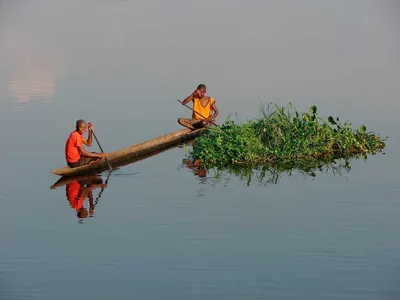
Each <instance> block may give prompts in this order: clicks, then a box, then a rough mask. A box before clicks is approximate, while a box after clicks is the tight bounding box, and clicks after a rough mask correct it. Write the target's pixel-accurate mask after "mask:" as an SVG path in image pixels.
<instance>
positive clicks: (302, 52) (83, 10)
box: [0, 0, 400, 300]
mask: <svg viewBox="0 0 400 300" xmlns="http://www.w3.org/2000/svg"><path fill="white" fill-rule="evenodd" d="M399 20H400V8H399V4H398V2H397V1H389V0H387V1H385V0H380V1H371V0H354V1H344V0H338V1H319V0H318V1H317V0H303V1H294V0H293V1H290V0H287V1H261V0H260V1H258V0H253V1H246V2H245V1H240V0H229V1H228V0H219V1H211V0H205V1H184V0H173V1H162V0H152V1H149V0H146V1H144V0H143V1H107V0H103V1H101V0H98V1H96V0H92V1H83V0H81V1H77V0H72V1H51V0H18V1H17V0H15V1H11V0H0V125H1V126H0V139H1V141H2V142H1V143H0V150H1V154H2V160H1V170H2V171H1V172H0V180H1V181H0V182H1V190H0V238H1V247H0V299H71V298H73V299H219V300H220V299H398V297H399V296H400V218H399V213H400V199H399V195H400V183H399V179H398V178H399V177H398V174H399V173H398V170H399V167H400V164H399V154H400V153H399V146H400V142H399V140H400V134H399V132H398V128H399V125H400V121H399V118H398V112H399V109H400V104H399V103H400V102H399V98H398V97H399V94H400V85H399V82H400V54H399V53H400V40H399V28H400V26H399V25H400V24H399ZM201 82H205V83H206V84H207V85H208V92H209V94H210V95H211V96H213V97H214V98H215V99H216V101H217V105H218V107H219V109H220V112H221V115H220V117H219V122H223V121H224V120H225V118H227V117H228V116H229V114H231V113H237V114H238V119H239V120H242V121H244V120H247V119H249V118H252V117H257V116H258V114H259V111H258V107H259V105H260V104H267V103H269V102H276V103H278V104H280V105H285V104H287V103H289V102H291V103H292V104H293V105H295V107H297V108H298V109H299V110H305V109H308V107H309V106H311V105H314V104H315V105H317V106H318V108H319V111H320V113H321V115H322V116H324V117H325V116H329V115H334V116H338V117H340V118H341V119H342V120H350V121H351V122H352V123H353V125H354V126H360V125H361V124H366V125H367V127H368V129H369V130H372V131H375V132H377V133H380V134H382V135H383V136H388V137H389V139H388V141H387V147H386V149H385V151H384V152H385V153H386V155H383V154H379V155H376V156H371V157H369V158H368V160H366V161H364V160H356V161H352V162H351V167H352V168H351V170H350V171H344V172H343V173H342V174H341V176H339V175H334V174H333V173H332V172H323V173H317V176H316V177H309V176H306V175H303V174H300V173H296V172H294V173H292V174H291V175H289V174H282V176H281V177H280V179H279V180H278V181H277V182H276V183H272V182H271V181H268V178H265V180H264V181H263V182H258V181H257V179H256V176H253V177H252V181H251V182H250V184H249V185H248V184H247V179H246V178H243V179H241V178H239V177H237V176H234V175H229V174H225V175H223V176H221V177H216V176H215V172H214V171H213V170H210V171H209V172H208V174H207V175H206V177H198V176H197V175H196V174H194V173H193V172H192V170H190V169H188V168H187V167H185V166H184V165H182V160H183V159H184V158H185V155H186V151H185V149H184V148H175V149H172V150H169V151H167V152H164V153H162V154H160V155H157V156H155V157H152V158H149V159H146V160H143V161H140V162H137V163H134V164H130V165H128V166H125V167H123V168H121V169H120V170H118V171H116V172H115V173H112V174H111V176H110V177H109V180H108V186H107V187H106V188H104V190H103V191H102V193H101V197H100V198H98V195H99V193H100V192H101V189H100V188H96V189H94V190H93V191H92V196H93V202H94V203H96V204H95V208H94V211H93V212H92V213H91V214H90V216H89V217H88V218H78V217H77V212H76V210H75V209H74V208H72V207H71V206H70V203H69V202H68V200H67V197H66V192H67V191H66V186H61V187H58V188H56V189H50V186H52V185H53V184H54V183H55V182H56V181H57V180H58V177H56V176H54V175H51V174H50V171H51V170H52V169H55V168H58V167H61V166H63V165H64V157H63V149H64V142H65V140H66V138H67V136H68V134H69V133H70V132H71V131H72V130H73V127H74V122H75V121H76V119H78V118H84V119H86V120H88V121H92V122H93V123H94V125H95V131H96V134H97V136H98V138H99V140H100V141H101V143H102V146H103V148H104V149H106V151H112V150H116V149H119V148H122V147H125V146H128V145H131V144H134V143H138V142H141V141H144V140H146V139H149V138H153V137H156V136H158V135H161V134H164V133H168V132H170V131H174V130H177V129H179V126H178V124H177V123H176V119H177V118H178V117H180V116H190V111H188V110H187V109H186V108H184V107H182V106H179V104H178V103H177V102H176V98H180V99H183V98H184V97H185V96H186V95H187V94H188V93H190V92H192V90H193V89H194V88H195V86H197V84H199V83H201ZM92 148H93V150H94V151H97V150H98V149H97V147H96V146H94V147H92ZM106 175H107V174H102V175H101V176H100V178H102V180H103V181H105V180H106V179H107V178H106ZM83 205H84V206H85V207H86V208H87V209H89V208H90V201H89V199H85V202H84V204H83Z"/></svg>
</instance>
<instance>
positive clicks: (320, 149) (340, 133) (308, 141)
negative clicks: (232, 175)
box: [190, 105, 385, 173]
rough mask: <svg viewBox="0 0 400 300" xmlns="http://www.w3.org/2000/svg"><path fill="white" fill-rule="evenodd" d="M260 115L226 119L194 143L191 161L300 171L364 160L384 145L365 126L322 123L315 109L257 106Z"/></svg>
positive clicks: (228, 166)
mask: <svg viewBox="0 0 400 300" xmlns="http://www.w3.org/2000/svg"><path fill="white" fill-rule="evenodd" d="M261 113H262V117H261V118H260V119H256V120H252V121H249V122H245V123H241V124H235V123H234V122H233V121H231V120H227V121H226V122H225V123H224V124H223V125H221V126H216V127H212V128H210V129H209V130H207V131H205V133H204V134H202V135H201V136H199V137H198V138H197V139H196V140H195V141H194V143H193V149H192V151H191V152H190V156H191V158H193V159H198V160H200V161H201V162H202V164H203V165H204V166H205V167H207V168H213V167H218V168H221V167H224V168H230V169H231V170H233V168H234V167H235V168H236V167H248V168H250V169H251V170H254V168H257V167H256V166H259V165H263V166H264V167H260V168H261V169H262V168H266V169H265V170H271V169H275V170H277V171H287V170H289V169H293V168H295V169H298V170H304V171H305V170H307V168H310V169H313V168H315V166H317V165H318V164H321V162H332V161H333V160H335V159H337V158H351V157H354V156H355V155H362V156H363V157H366V155H367V154H375V153H377V152H378V151H380V150H382V149H383V148H384V147H385V143H384V140H383V139H382V138H380V137H378V136H377V135H375V134H374V133H372V132H367V130H366V127H365V126H364V125H363V126H361V127H360V128H359V129H352V128H351V126H350V123H348V122H345V123H344V124H342V123H340V121H339V118H336V119H334V118H333V117H332V116H331V117H329V118H328V120H327V121H324V120H322V119H321V117H320V116H319V115H318V114H317V107H316V106H312V107H311V108H310V110H309V112H307V113H302V114H301V115H300V114H299V113H298V112H297V111H296V110H295V109H294V108H293V107H292V106H291V105H288V106H287V107H278V106H276V105H275V106H273V107H272V108H271V107H270V106H268V107H267V109H265V108H264V107H261ZM267 166H268V167H267ZM245 169H246V168H245ZM245 169H243V168H241V171H239V172H240V173H243V172H245V171H243V170H245ZM250 169H249V170H250Z"/></svg>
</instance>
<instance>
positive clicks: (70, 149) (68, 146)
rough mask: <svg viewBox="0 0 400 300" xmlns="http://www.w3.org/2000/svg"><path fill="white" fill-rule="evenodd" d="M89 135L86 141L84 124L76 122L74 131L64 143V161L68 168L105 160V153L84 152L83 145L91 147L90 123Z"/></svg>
mask: <svg viewBox="0 0 400 300" xmlns="http://www.w3.org/2000/svg"><path fill="white" fill-rule="evenodd" d="M87 127H88V129H89V135H88V139H87V140H86V139H85V138H84V137H83V134H84V133H85V132H86V122H85V121H83V120H78V121H76V130H75V131H73V132H71V134H70V135H69V137H68V140H67V142H66V143H65V159H66V160H67V164H68V166H70V167H71V168H76V167H79V166H83V165H87V164H89V163H91V162H92V161H96V160H97V159H99V158H100V159H101V158H105V157H106V154H105V153H94V152H89V151H86V149H85V147H84V146H83V145H86V146H88V147H90V146H91V145H92V135H93V133H92V129H93V125H92V123H90V122H89V123H88V126H87Z"/></svg>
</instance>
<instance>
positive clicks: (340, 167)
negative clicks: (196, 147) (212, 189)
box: [182, 157, 366, 186]
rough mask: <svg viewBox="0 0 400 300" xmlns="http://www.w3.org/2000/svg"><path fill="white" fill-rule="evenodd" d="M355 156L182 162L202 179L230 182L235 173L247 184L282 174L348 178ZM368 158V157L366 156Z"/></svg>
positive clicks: (273, 179) (272, 179) (275, 179)
mask: <svg viewBox="0 0 400 300" xmlns="http://www.w3.org/2000/svg"><path fill="white" fill-rule="evenodd" d="M352 159H355V158H354V157H353V158H351V159H335V160H329V161H317V160H316V161H314V162H311V163H308V164H301V163H298V164H287V165H277V166H273V165H260V166H249V167H226V168H213V169H206V168H205V167H204V166H202V165H201V164H200V163H199V162H198V161H192V160H190V159H183V160H182V166H184V167H186V168H188V169H190V170H191V172H192V173H193V175H195V176H196V177H198V179H199V181H200V182H201V183H211V184H221V183H223V184H224V185H227V184H228V182H229V180H230V179H231V178H232V176H234V177H236V178H239V179H240V180H241V181H243V182H244V183H245V185H246V186H250V185H251V184H258V185H265V186H266V185H268V184H278V183H279V182H280V179H281V178H282V177H285V176H286V177H287V176H289V177H290V176H295V175H299V176H302V177H310V178H314V177H316V176H317V175H318V174H320V175H321V174H332V175H334V176H341V177H343V178H345V174H347V173H348V172H349V171H350V170H351V164H350V161H351V160H352ZM363 159H366V157H363Z"/></svg>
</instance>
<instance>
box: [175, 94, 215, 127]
mask: <svg viewBox="0 0 400 300" xmlns="http://www.w3.org/2000/svg"><path fill="white" fill-rule="evenodd" d="M176 100H177V101H178V102H179V103H180V104H182V105H185V106H186V107H187V108H189V109H190V110H191V111H193V112H194V113H196V114H198V115H199V116H200V117H203V118H204V119H207V118H206V117H205V116H203V115H202V114H200V113H198V112H197V111H194V110H193V109H192V108H191V107H190V106H187V105H186V104H184V103H183V102H182V101H180V100H179V99H176ZM207 122H210V123H211V124H213V125H215V126H218V125H217V124H215V123H214V122H213V121H207Z"/></svg>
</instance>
